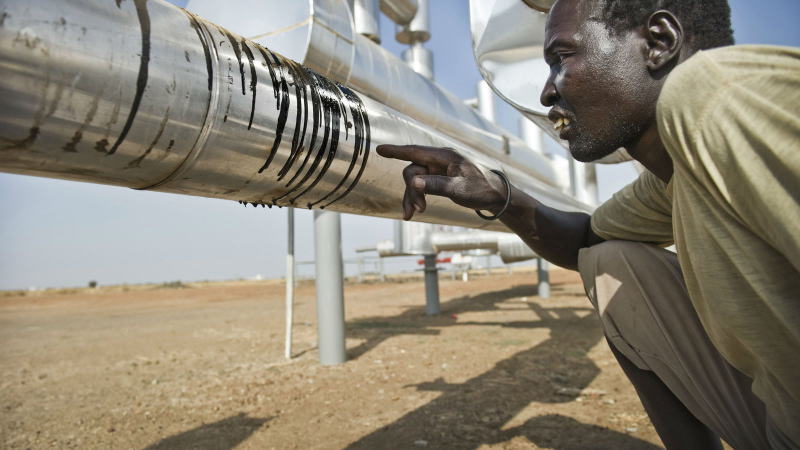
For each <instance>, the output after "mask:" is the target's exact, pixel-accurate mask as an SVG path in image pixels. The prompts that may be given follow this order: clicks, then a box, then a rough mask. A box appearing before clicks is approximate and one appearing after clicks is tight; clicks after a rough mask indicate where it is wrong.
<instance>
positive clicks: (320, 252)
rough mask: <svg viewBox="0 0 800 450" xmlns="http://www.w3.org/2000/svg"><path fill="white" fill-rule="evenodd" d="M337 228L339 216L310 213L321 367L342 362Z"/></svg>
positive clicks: (339, 236) (341, 276) (341, 274)
mask: <svg viewBox="0 0 800 450" xmlns="http://www.w3.org/2000/svg"><path fill="white" fill-rule="evenodd" d="M341 227H342V223H341V216H340V214H339V213H337V212H333V211H327V210H314V249H315V255H316V257H315V259H316V287H317V339H318V347H319V361H320V363H321V364H322V365H324V366H330V365H334V364H341V363H343V362H345V360H346V354H345V336H344V286H343V283H342V280H343V279H344V268H343V262H342V228H341Z"/></svg>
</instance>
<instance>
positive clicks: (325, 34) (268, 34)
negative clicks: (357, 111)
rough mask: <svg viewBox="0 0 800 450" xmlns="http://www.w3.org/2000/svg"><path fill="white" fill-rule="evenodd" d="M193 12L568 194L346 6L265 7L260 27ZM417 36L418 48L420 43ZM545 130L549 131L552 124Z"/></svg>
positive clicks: (198, 5)
mask: <svg viewBox="0 0 800 450" xmlns="http://www.w3.org/2000/svg"><path fill="white" fill-rule="evenodd" d="M189 8H190V9H191V10H192V11H195V12H197V13H198V14H199V15H201V16H203V17H206V18H208V19H210V20H212V21H215V22H217V23H220V24H221V25H223V26H233V25H236V26H237V27H241V28H237V31H239V32H241V33H242V34H244V35H246V36H252V37H253V39H254V40H256V41H257V42H259V43H261V44H263V45H266V46H267V47H269V48H271V49H273V50H274V51H278V52H280V53H281V54H283V55H285V56H286V57H288V58H290V59H293V60H295V61H297V62H299V63H301V64H304V65H306V66H308V67H309V68H311V69H312V70H315V71H317V72H318V73H320V74H321V75H324V76H327V77H330V78H332V79H334V80H336V81H338V82H340V83H343V84H345V85H347V86H350V87H352V88H353V89H355V90H357V91H359V92H361V93H363V94H365V95H367V96H369V97H371V98H372V99H374V100H377V101H378V102H380V103H383V104H385V105H387V106H389V107H391V108H393V109H395V110H397V111H400V112H402V113H404V114H406V115H408V116H410V117H412V118H414V119H416V120H418V121H420V122H423V123H425V124H426V125H428V126H429V127H431V128H434V129H436V130H438V131H440V132H442V133H444V134H446V135H448V136H449V137H450V138H453V139H455V140H457V141H460V142H462V143H464V144H466V145H468V146H470V147H473V148H476V149H480V150H481V151H484V152H486V153H488V154H490V155H499V154H506V155H509V156H510V157H511V158H512V159H514V158H517V157H518V156H520V157H521V158H524V159H525V164H526V166H527V167H528V168H529V170H530V173H531V175H532V176H534V177H536V178H537V179H539V180H540V181H542V182H544V183H546V184H549V185H551V186H554V187H557V188H559V189H561V190H562V191H563V192H565V193H568V192H569V186H566V185H560V184H558V183H559V181H560V180H561V177H559V176H558V174H557V173H556V170H555V169H554V168H553V166H552V164H551V163H550V161H549V160H547V159H546V158H544V157H542V156H541V155H533V156H530V155H529V154H530V153H531V152H530V150H529V149H528V148H527V146H526V145H525V143H524V142H523V141H522V140H521V139H519V138H518V137H516V136H515V135H514V134H513V133H510V132H508V131H506V130H504V129H503V128H501V127H499V126H498V125H495V124H493V123H491V122H490V121H488V120H486V119H485V118H484V117H483V116H481V115H480V114H479V113H478V112H477V111H475V110H474V109H472V108H470V107H468V106H466V105H464V103H463V102H462V101H461V99H459V98H458V97H456V96H455V95H453V94H451V93H449V92H447V91H446V90H444V89H442V88H441V86H439V85H438V84H437V83H436V82H434V81H432V80H430V79H428V78H426V77H425V76H422V75H420V74H418V73H416V72H414V70H413V69H412V68H411V67H409V65H408V64H406V62H404V61H402V60H400V59H399V58H397V57H396V56H394V55H392V54H391V53H390V52H389V51H387V50H386V49H384V48H382V47H381V46H380V45H377V44H375V43H374V42H372V41H370V40H369V39H368V38H366V37H364V36H362V35H360V34H358V33H357V32H356V31H355V25H354V24H353V19H352V16H351V14H350V11H349V6H348V3H347V0H309V1H304V2H290V3H289V2H285V1H284V0H262V1H260V2H258V4H257V5H252V7H251V8H250V9H251V11H249V14H250V15H252V16H256V17H258V18H259V21H258V25H255V24H252V23H249V22H248V21H242V19H241V17H240V16H241V15H240V14H239V13H238V10H237V11H236V12H235V13H232V12H230V11H228V10H227V9H226V8H219V3H218V2H217V1H216V0H191V1H190V2H189ZM273 11H281V14H279V15H278V14H274V13H272V12H273ZM425 11H426V10H425V9H423V8H419V10H418V12H417V16H418V17H415V19H414V21H412V23H411V25H410V26H409V27H406V28H407V29H409V30H417V32H419V33H422V32H423V31H424V30H425V29H426V28H425V27H424V26H420V27H415V26H413V25H414V23H415V22H419V23H420V24H421V25H425V24H426V23H427V14H425ZM411 35H412V34H409V36H411ZM402 36H405V35H402ZM402 36H401V38H402ZM414 36H415V39H416V40H415V42H418V41H419V39H421V38H422V36H416V35H414ZM417 47H419V46H417ZM410 50H411V51H410V52H409V55H408V58H411V60H412V61H413V60H419V61H420V66H421V65H422V64H424V63H425V61H426V58H428V56H426V55H425V49H424V48H422V49H420V48H416V49H410ZM547 126H548V127H550V128H552V126H551V125H550V124H549V123H548V124H547Z"/></svg>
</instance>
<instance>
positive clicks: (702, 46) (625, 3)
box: [602, 0, 734, 50]
mask: <svg viewBox="0 0 800 450" xmlns="http://www.w3.org/2000/svg"><path fill="white" fill-rule="evenodd" d="M603 3H604V4H603V9H602V14H603V20H604V21H605V24H606V26H607V27H608V28H609V30H611V31H612V32H613V33H622V32H625V31H629V30H632V29H633V28H636V27H638V26H639V25H641V24H643V23H644V21H645V20H647V17H648V16H649V15H650V14H652V13H654V12H656V11H658V10H660V9H665V10H667V11H670V12H671V13H673V14H675V16H676V17H677V18H678V20H680V22H681V24H682V25H683V29H684V32H685V33H686V41H687V42H686V43H687V44H688V45H689V46H690V47H691V48H692V49H693V50H706V49H709V48H714V47H722V46H725V45H733V43H734V41H733V29H732V28H731V8H730V6H729V5H728V1H727V0H604V2H603Z"/></svg>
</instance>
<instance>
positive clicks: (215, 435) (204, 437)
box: [145, 413, 273, 450]
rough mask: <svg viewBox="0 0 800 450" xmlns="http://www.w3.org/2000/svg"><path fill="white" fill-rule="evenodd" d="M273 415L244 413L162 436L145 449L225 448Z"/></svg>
mask: <svg viewBox="0 0 800 450" xmlns="http://www.w3.org/2000/svg"><path fill="white" fill-rule="evenodd" d="M272 419H273V417H267V418H263V419H260V418H255V417H248V416H247V415H246V414H244V413H239V414H237V415H235V416H231V417H227V418H225V419H222V420H220V421H217V422H214V423H209V424H205V425H202V426H199V427H197V428H193V429H191V430H189V431H184V432H183V433H180V434H176V435H174V436H170V437H167V438H164V439H162V440H160V441H158V442H156V443H155V444H153V445H150V446H148V447H147V448H146V449H145V450H174V449H202V450H205V449H208V450H211V449H214V450H227V449H232V448H234V447H236V446H237V445H239V444H241V443H242V442H244V440H245V439H247V438H249V437H250V435H252V434H253V433H255V432H256V431H257V430H258V429H259V428H261V427H262V426H263V425H264V424H265V423H267V422H269V421H270V420H272Z"/></svg>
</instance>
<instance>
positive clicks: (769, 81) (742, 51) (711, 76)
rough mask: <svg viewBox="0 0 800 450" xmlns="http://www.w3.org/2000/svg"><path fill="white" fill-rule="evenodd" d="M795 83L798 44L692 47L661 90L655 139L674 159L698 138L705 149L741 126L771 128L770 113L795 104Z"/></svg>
mask: <svg viewBox="0 0 800 450" xmlns="http://www.w3.org/2000/svg"><path fill="white" fill-rule="evenodd" d="M798 88H800V49H798V48H793V47H779V46H765V45H741V46H729V47H720V48H716V49H712V50H707V51H701V52H698V53H697V54H695V55H694V56H692V57H691V58H689V59H688V60H687V61H685V62H683V63H682V64H680V65H679V66H678V67H676V68H675V69H674V70H673V71H672V72H671V73H670V74H669V76H668V77H667V80H666V82H665V83H664V87H663V88H662V90H661V94H660V96H659V99H658V105H657V108H656V116H657V121H658V128H659V133H660V135H661V139H662V140H663V141H664V144H665V146H666V147H667V150H668V151H669V152H670V154H671V155H672V157H673V159H674V158H676V157H679V156H680V155H679V154H681V153H684V152H685V151H687V150H689V149H693V148H695V147H696V146H697V144H698V143H700V142H704V141H708V142H705V144H708V146H707V147H708V149H709V150H711V147H715V146H716V144H720V142H725V141H730V140H726V139H725V138H724V137H721V136H722V135H725V134H726V133H731V132H734V133H740V132H741V131H742V127H745V128H748V129H752V131H753V132H758V131H759V130H760V129H761V128H762V127H763V126H768V127H772V128H775V126H780V125H781V124H779V123H777V122H775V120H778V119H777V118H775V117H776V116H778V117H783V118H784V119H786V118H787V117H788V116H790V115H792V114H788V115H787V114H784V111H786V112H788V111H793V110H794V108H795V107H796V103H797V99H798V92H799V91H800V89H798ZM764 118H769V120H768V121H767V122H766V123H764V120H763V119H764ZM773 119H774V120H773ZM788 120H790V121H794V119H792V118H791V117H788ZM695 150H696V149H695Z"/></svg>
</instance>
